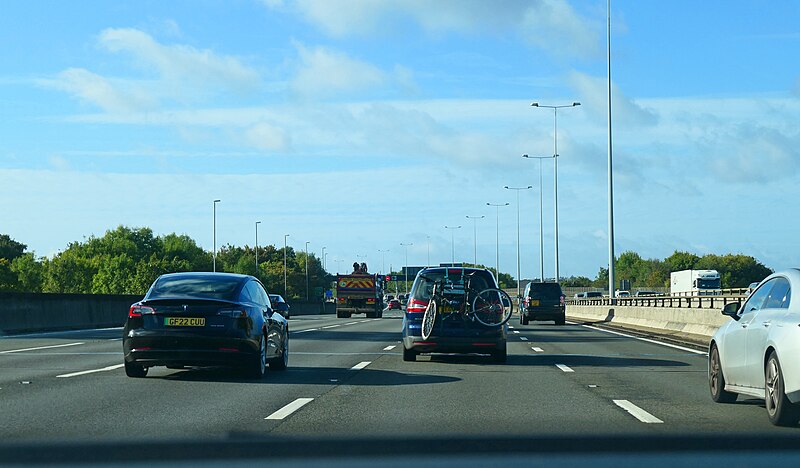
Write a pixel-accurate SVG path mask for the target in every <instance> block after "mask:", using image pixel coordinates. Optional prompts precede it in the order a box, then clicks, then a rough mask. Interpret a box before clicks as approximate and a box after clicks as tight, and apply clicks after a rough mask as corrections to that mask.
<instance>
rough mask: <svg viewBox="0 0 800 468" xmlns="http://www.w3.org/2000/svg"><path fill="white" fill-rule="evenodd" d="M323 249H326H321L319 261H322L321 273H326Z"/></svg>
mask: <svg viewBox="0 0 800 468" xmlns="http://www.w3.org/2000/svg"><path fill="white" fill-rule="evenodd" d="M325 249H327V247H323V248H322V255H320V260H322V271H326V272H327V271H328V270H327V269H325Z"/></svg>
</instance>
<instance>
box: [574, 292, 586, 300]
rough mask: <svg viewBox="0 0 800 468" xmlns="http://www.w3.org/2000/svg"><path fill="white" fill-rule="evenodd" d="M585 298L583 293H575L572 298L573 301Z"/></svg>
mask: <svg viewBox="0 0 800 468" xmlns="http://www.w3.org/2000/svg"><path fill="white" fill-rule="evenodd" d="M585 297H586V293H585V292H579V293H575V295H573V296H572V298H573V299H583V298H585Z"/></svg>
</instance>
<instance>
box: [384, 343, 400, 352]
mask: <svg viewBox="0 0 800 468" xmlns="http://www.w3.org/2000/svg"><path fill="white" fill-rule="evenodd" d="M396 347H397V345H394V344H393V345H389V346H387V347H385V348H383V350H384V351H391V350H393V349H394V348H396Z"/></svg>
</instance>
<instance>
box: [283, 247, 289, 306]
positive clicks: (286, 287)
mask: <svg viewBox="0 0 800 468" xmlns="http://www.w3.org/2000/svg"><path fill="white" fill-rule="evenodd" d="M288 237H289V234H284V235H283V298H284V299H288V298H289V281H288V280H287V275H286V238H288Z"/></svg>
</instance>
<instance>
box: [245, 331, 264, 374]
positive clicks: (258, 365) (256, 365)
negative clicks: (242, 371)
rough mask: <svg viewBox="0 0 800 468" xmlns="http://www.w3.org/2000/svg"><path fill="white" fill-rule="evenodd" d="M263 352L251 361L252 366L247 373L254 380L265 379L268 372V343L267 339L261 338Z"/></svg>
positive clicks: (250, 365)
mask: <svg viewBox="0 0 800 468" xmlns="http://www.w3.org/2000/svg"><path fill="white" fill-rule="evenodd" d="M260 348H261V351H260V352H259V353H258V355H257V356H253V357H252V358H251V360H250V364H249V365H248V367H247V369H246V372H247V374H248V375H249V376H250V377H252V378H254V379H260V378H262V377H264V373H265V372H266V370H267V342H266V337H263V336H262V337H261V344H260Z"/></svg>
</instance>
